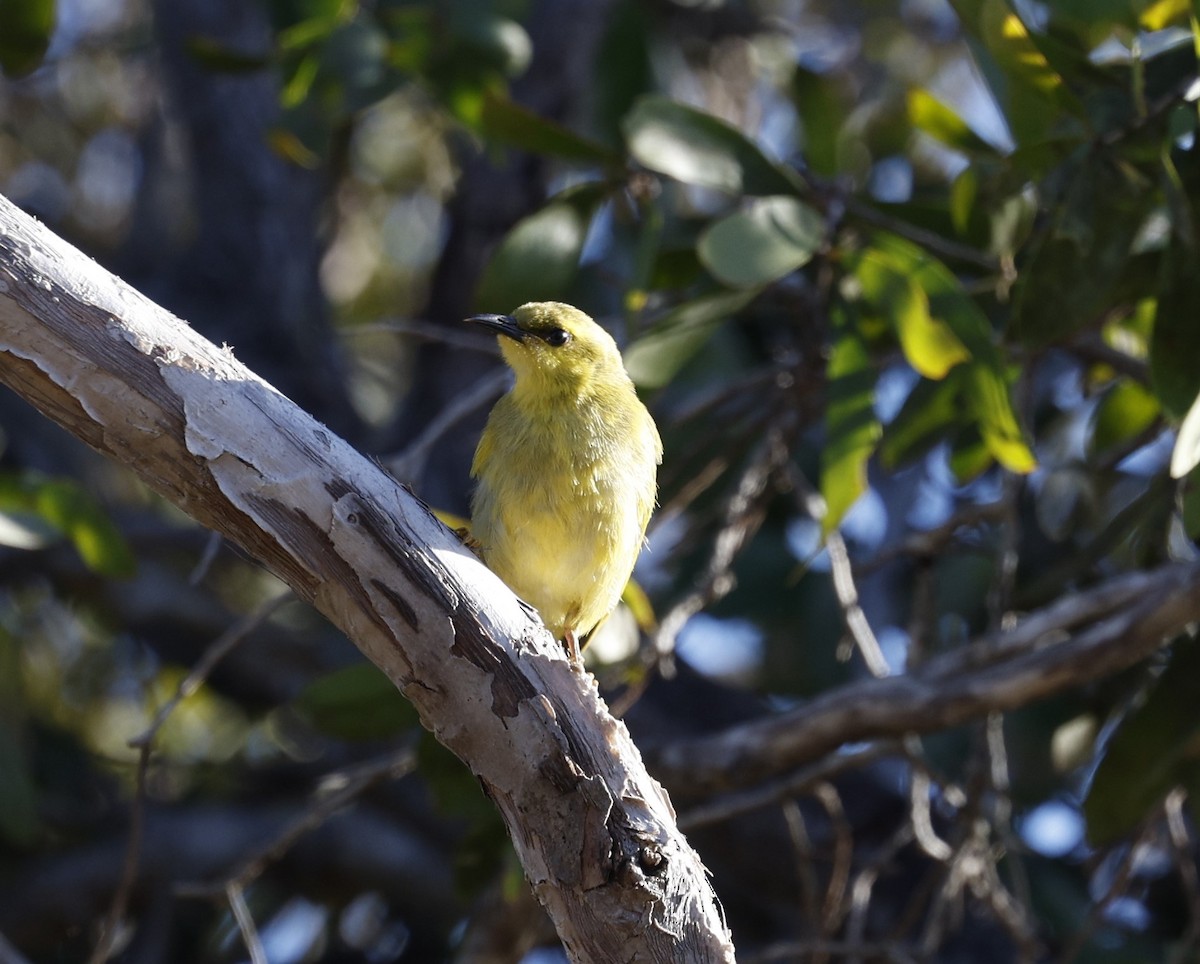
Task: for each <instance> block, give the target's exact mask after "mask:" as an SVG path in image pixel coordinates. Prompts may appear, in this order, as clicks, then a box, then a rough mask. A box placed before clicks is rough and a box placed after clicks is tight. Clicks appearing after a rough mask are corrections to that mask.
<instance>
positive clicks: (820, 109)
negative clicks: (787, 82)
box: [792, 67, 852, 177]
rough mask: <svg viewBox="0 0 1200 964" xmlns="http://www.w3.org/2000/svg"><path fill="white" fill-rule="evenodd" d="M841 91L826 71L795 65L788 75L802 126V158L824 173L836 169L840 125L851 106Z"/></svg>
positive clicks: (832, 171) (830, 173) (833, 171)
mask: <svg viewBox="0 0 1200 964" xmlns="http://www.w3.org/2000/svg"><path fill="white" fill-rule="evenodd" d="M842 94H843V92H842V90H841V89H840V88H839V86H838V84H837V83H836V81H835V79H834V78H833V77H831V76H829V75H828V74H818V73H814V72H812V71H809V70H805V69H804V68H803V67H797V68H796V71H795V73H794V74H793V75H792V98H793V100H795V102H796V110H797V111H798V112H799V114H800V122H801V124H802V125H803V128H804V131H803V134H804V139H803V149H804V159H805V161H806V162H807V164H808V167H809V168H810V169H811V170H813V171H815V172H816V173H817V174H822V175H825V176H826V177H829V176H832V175H834V174H837V173H838V170H839V160H838V154H839V151H838V146H839V142H840V138H841V132H842V125H843V124H844V123H845V120H846V117H847V116H848V115H849V113H850V107H851V106H852V105H849V104H848V103H847V100H848V98H846V97H844V96H843V95H842Z"/></svg>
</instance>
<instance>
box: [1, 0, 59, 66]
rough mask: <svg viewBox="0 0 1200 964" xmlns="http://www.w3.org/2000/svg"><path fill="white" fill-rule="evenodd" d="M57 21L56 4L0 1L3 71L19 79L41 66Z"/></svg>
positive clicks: (40, 0)
mask: <svg viewBox="0 0 1200 964" xmlns="http://www.w3.org/2000/svg"><path fill="white" fill-rule="evenodd" d="M54 19H55V2H54V0H0V71H3V72H4V73H6V74H7V75H8V76H10V77H20V76H21V75H22V74H28V73H30V72H31V71H33V70H36V69H37V68H38V67H39V66H41V63H42V57H43V56H45V53H46V49H47V48H48V47H49V46H50V36H51V34H53V33H54Z"/></svg>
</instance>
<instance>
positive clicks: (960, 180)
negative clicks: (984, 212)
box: [950, 167, 979, 234]
mask: <svg viewBox="0 0 1200 964" xmlns="http://www.w3.org/2000/svg"><path fill="white" fill-rule="evenodd" d="M978 196H979V175H978V173H977V172H976V171H975V169H974V168H970V167H965V168H963V170H962V172H961V173H960V174H959V175H958V177H956V178H955V179H954V183H953V184H952V185H951V186H950V218H951V220H952V221H953V222H954V229H955V230H956V231H957V232H958V233H959V234H966V233H967V229H968V228H969V227H970V224H971V213H972V209H973V208H974V207H975V199H976V198H977V197H978Z"/></svg>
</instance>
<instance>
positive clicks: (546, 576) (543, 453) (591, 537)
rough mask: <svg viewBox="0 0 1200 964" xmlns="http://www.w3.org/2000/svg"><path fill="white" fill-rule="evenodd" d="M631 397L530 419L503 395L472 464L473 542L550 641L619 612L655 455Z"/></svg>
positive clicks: (645, 420)
mask: <svg viewBox="0 0 1200 964" xmlns="http://www.w3.org/2000/svg"><path fill="white" fill-rule="evenodd" d="M628 396H629V397H628V398H624V399H622V400H621V402H620V403H619V404H615V406H614V402H613V400H612V399H607V400H605V403H604V404H603V405H597V404H596V400H594V399H586V398H583V399H578V400H576V403H575V404H572V405H571V406H569V407H568V408H565V409H563V408H561V407H560V408H558V409H555V410H553V411H538V410H534V411H530V410H529V408H528V407H527V406H523V405H521V404H520V402H519V401H518V400H517V399H516V398H514V396H513V395H512V394H510V395H507V396H505V397H504V398H502V399H501V400H500V401H499V402H498V403H497V404H496V407H495V408H494V409H493V410H492V414H491V416H490V418H489V420H488V426H487V429H486V430H485V432H484V436H483V439H482V440H481V442H480V445H479V450H478V451H477V452H476V456H475V464H474V465H473V467H472V474H473V475H475V476H476V477H477V478H478V479H479V483H478V486H477V488H476V490H475V496H474V499H473V501H472V507H471V508H472V512H471V516H472V518H471V529H472V535H473V537H474V538H475V540H476V541H477V542H478V543H479V545H480V551H481V553H482V555H483V558H484V561H485V562H487V564H488V566H489V567H490V568H491V569H492V570H493V571H494V572H496V573H497V575H499V576H500V577H501V578H502V579H503V580H504V581H505V582H506V583H507V584H508V585H509V586H510V587H511V588H512V590H513V591H514V592H515V593H516V594H517V595H518V596H520V597H521V598H522V599H524V600H525V601H526V602H528V603H530V604H531V605H532V606H534V607H535V608H536V609H537V610H538V612H539V613H540V614H541V616H542V620H543V621H544V622H545V623H546V626H547V628H548V629H549V630H550V631H551V632H552V633H553V634H554V635H555V636H557V637H561V636H562V635H563V634H564V633H565V632H566V631H567V630H572V631H574V633H575V635H576V636H577V637H579V638H582V637H584V636H586V635H587V634H588V633H589V632H591V630H592V629H593V628H595V626H596V625H597V623H599V622H600V621H601V620H602V619H603V618H604V617H605V616H607V615H608V613H609V612H611V611H612V610H613V608H614V607H615V606H616V605H617V602H618V601H619V600H620V597H621V592H622V591H623V589H624V588H625V583H626V582H627V581H628V579H629V575H630V573H631V572H632V571H633V565H634V562H635V561H636V559H637V556H638V553H639V552H640V550H641V546H642V542H643V539H644V536H645V531H646V524H647V522H648V521H649V518H650V513H651V510H652V508H653V506H654V498H655V467H656V465H657V463H658V460H659V458H660V455H661V445H660V443H659V440H658V433H657V431H656V430H655V428H654V423H653V421H652V420H651V418H650V415H649V413H648V412H646V410H645V408H644V407H643V406H642V405H641V403H640V402H639V401H638V400H637V397H636V396H635V395H634V394H633V392H632V386H630V387H629V392H628ZM630 403H632V404H630Z"/></svg>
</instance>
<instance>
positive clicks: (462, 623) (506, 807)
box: [0, 198, 733, 964]
mask: <svg viewBox="0 0 1200 964" xmlns="http://www.w3.org/2000/svg"><path fill="white" fill-rule="evenodd" d="M0 381H3V382H4V383H5V384H7V385H8V386H9V387H11V388H12V389H13V390H14V391H16V392H17V393H18V394H19V395H21V396H23V397H24V398H26V399H27V400H28V401H30V402H31V403H33V404H34V405H35V406H36V407H37V408H38V409H40V410H41V411H42V412H43V413H44V414H45V415H47V416H48V417H49V418H51V419H53V420H54V421H56V422H58V423H59V424H61V425H63V426H64V427H65V428H67V429H68V430H69V431H70V432H72V433H73V434H74V435H76V436H78V437H79V438H81V439H83V440H84V441H85V442H87V443H88V444H89V445H91V446H93V447H94V448H96V449H98V450H100V451H101V452H103V453H105V454H107V455H109V456H111V457H112V458H114V459H116V460H117V461H119V462H121V463H123V464H125V465H127V466H129V467H130V468H131V469H133V470H134V471H135V472H136V473H137V474H138V475H139V476H140V477H141V478H142V479H143V480H144V481H145V482H146V483H147V484H148V485H150V486H151V487H152V488H153V489H155V490H156V491H157V492H159V493H161V494H162V495H163V496H165V497H166V498H168V499H170V500H171V501H172V502H174V503H175V504H176V505H178V506H180V507H181V508H182V509H184V510H185V511H187V512H188V513H190V514H191V515H192V516H193V517H195V518H196V519H197V520H198V521H200V522H201V523H202V524H204V525H206V526H209V527H211V528H212V529H214V530H216V531H218V532H220V533H221V534H222V535H224V536H225V537H227V538H229V539H231V540H232V541H234V542H236V543H237V544H238V545H240V546H241V547H242V548H243V549H245V550H246V551H247V552H248V553H249V554H250V555H252V556H253V557H254V558H255V559H257V560H258V561H259V562H261V563H262V564H263V565H264V566H266V567H267V568H268V569H270V570H271V571H272V572H274V573H275V574H276V575H277V576H279V577H280V578H281V579H283V580H284V581H286V582H287V583H288V584H289V585H290V586H291V587H292V589H293V590H294V591H295V592H296V593H297V595H299V596H300V597H302V598H303V599H305V600H308V601H309V602H311V603H312V604H313V605H314V606H316V608H317V609H319V610H320V611H321V612H322V613H324V614H325V615H326V616H327V617H328V618H329V619H330V620H331V621H332V622H333V623H334V624H336V625H337V626H338V627H339V628H340V629H342V630H343V631H344V632H345V633H346V634H347V636H349V637H350V639H351V640H352V641H353V642H354V643H355V644H356V645H357V646H358V647H359V648H360V649H361V650H362V651H363V653H365V654H366V655H367V657H368V658H370V659H371V660H372V662H374V663H375V664H376V665H377V666H379V667H380V669H382V670H383V671H384V672H385V673H386V674H387V675H388V677H389V678H390V679H391V680H392V681H393V682H394V683H395V684H396V686H397V687H398V688H399V690H400V691H401V692H402V693H404V695H405V696H406V697H408V699H410V700H411V701H412V703H413V704H414V705H415V706H416V708H417V710H418V711H419V713H420V715H421V719H422V721H423V723H424V724H425V726H427V727H428V728H429V729H430V730H432V731H433V732H434V734H435V735H436V736H437V738H438V739H439V740H440V741H441V742H442V743H444V744H445V745H446V746H447V747H449V748H450V749H451V750H452V751H453V752H454V753H455V754H457V755H458V756H459V757H460V758H461V759H462V760H463V761H464V762H465V763H466V764H467V765H468V766H469V767H470V768H471V770H472V771H473V772H474V773H475V774H476V776H477V777H478V778H479V780H480V781H481V783H482V784H483V786H484V788H485V789H486V791H487V793H488V794H489V796H490V797H491V798H492V800H493V801H494V802H495V804H496V806H497V807H498V808H499V810H500V812H501V814H502V816H503V818H504V821H505V823H506V825H507V826H508V830H509V833H510V835H511V837H512V840H513V843H514V845H515V847H516V850H517V853H518V855H519V857H520V859H521V862H522V865H523V866H524V869H525V874H526V877H527V878H528V879H529V881H530V883H531V885H532V887H533V890H534V893H535V894H536V895H537V897H538V899H539V900H540V901H541V902H542V904H543V905H544V906H545V908H546V910H547V911H548V912H549V914H550V917H551V919H552V920H553V921H554V924H555V926H556V928H557V929H558V933H559V936H560V937H561V938H562V940H563V943H564V945H565V946H566V948H567V951H568V953H569V954H570V955H571V957H572V959H573V960H576V961H596V962H605V964H606V962H610V961H729V960H732V959H733V948H732V944H731V943H730V939H729V933H728V930H727V929H726V927H725V924H724V921H723V919H722V917H721V914H720V911H719V908H718V906H717V903H716V898H715V896H714V894H713V892H712V889H711V887H710V886H709V883H708V880H707V878H706V875H705V872H704V869H703V867H702V866H701V864H700V860H699V858H698V857H697V856H696V854H695V852H694V851H693V850H692V849H691V847H690V846H689V845H688V843H687V841H686V840H685V839H684V837H683V836H682V835H681V834H680V832H679V830H678V829H677V827H676V825H675V816H674V812H673V810H672V808H671V805H670V802H669V801H668V799H667V796H666V794H665V792H664V791H663V790H662V788H661V787H660V786H659V785H658V783H657V782H655V781H654V780H653V779H652V778H651V777H650V776H649V775H648V774H647V773H646V771H645V768H644V766H643V765H642V761H641V756H640V754H639V753H638V750H637V748H636V747H635V746H634V745H633V743H632V742H631V741H630V739H629V736H628V733H627V732H626V730H625V727H624V725H623V724H621V723H619V722H617V721H616V720H614V719H613V718H612V717H611V716H609V714H608V713H607V711H606V709H605V707H604V704H603V703H602V702H601V700H600V699H599V696H598V693H597V690H596V684H595V680H594V679H593V678H592V677H591V676H590V675H588V674H586V673H580V672H575V671H572V669H571V668H570V666H569V664H568V663H567V661H566V660H565V659H564V658H563V655H562V653H561V650H560V647H559V646H558V644H557V643H555V642H554V640H552V639H551V638H550V636H549V634H548V633H546V632H545V630H544V629H542V628H541V627H540V625H539V623H538V622H537V619H536V617H535V616H534V615H533V614H532V613H531V612H530V611H529V610H528V609H527V608H526V607H524V606H523V605H522V604H521V603H520V602H519V601H518V600H517V599H516V598H515V597H514V596H513V595H512V593H510V592H509V591H508V590H507V589H506V588H505V587H504V586H503V584H502V583H501V582H500V581H499V580H498V579H497V578H496V577H495V576H494V575H492V574H491V573H490V572H489V571H488V570H487V569H486V567H484V566H483V564H482V563H481V562H480V561H479V560H478V559H477V558H476V557H475V556H474V555H473V554H472V553H471V552H470V551H468V550H466V549H465V548H464V547H463V546H461V545H460V544H459V543H458V542H457V540H456V539H455V538H454V537H453V535H452V534H451V533H450V532H449V531H448V530H447V529H445V528H444V527H443V526H441V525H440V524H439V523H438V522H437V521H436V520H435V519H434V518H433V517H432V516H431V515H430V513H429V512H428V510H427V509H426V508H425V506H424V505H423V504H421V503H420V502H419V501H418V500H417V499H415V498H414V497H413V496H412V495H410V494H409V493H408V492H407V491H405V490H404V489H403V488H402V487H401V486H399V485H398V484H396V482H395V481H394V480H392V479H391V478H390V477H388V476H386V475H385V474H384V473H382V472H381V471H380V470H379V469H378V468H376V467H375V466H374V465H373V464H372V463H371V462H369V461H368V460H366V459H364V458H363V457H362V456H360V455H359V454H358V453H357V452H356V451H354V450H353V449H352V448H351V447H350V446H349V445H347V444H346V443H345V442H343V441H342V440H341V439H339V438H338V437H337V436H335V435H333V434H332V433H331V432H329V430H328V429H326V428H325V427H324V426H322V425H320V424H318V423H317V422H316V421H314V420H313V419H312V418H311V417H309V416H308V415H307V414H306V413H304V412H303V411H301V410H300V409H298V408H297V407H296V406H295V405H293V404H292V403H291V402H289V401H288V400H287V399H286V398H284V397H283V396H282V395H280V394H279V393H278V392H276V391H275V390H274V389H272V388H271V386H269V385H268V384H266V383H265V382H263V381H262V380H261V379H260V378H258V377H257V376H256V375H255V374H254V373H253V372H251V371H249V370H248V369H246V368H245V367H244V366H242V365H241V364H240V363H239V362H238V361H237V360H236V359H235V358H234V357H233V355H232V354H231V353H230V352H229V351H228V350H224V349H220V348H217V347H216V346H214V345H213V344H211V343H210V342H208V341H206V340H205V339H203V338H201V337H200V336H199V335H197V334H196V333H195V332H194V331H192V330H191V329H190V328H188V327H187V325H185V324H184V323H182V322H181V321H179V320H178V319H176V318H175V317H173V316H172V315H170V314H169V313H168V312H166V311H165V310H163V309H162V308H159V307H158V306H157V305H155V304H153V303H152V302H150V301H149V300H148V299H146V298H144V297H142V296H141V295H139V294H138V293H137V292H136V291H134V290H133V289H131V288H129V287H128V286H127V285H125V284H123V283H122V282H121V281H120V280H119V279H117V278H115V277H114V276H112V275H110V274H109V273H107V272H106V271H104V270H103V269H102V268H100V267H99V266H98V265H96V264H95V263H94V262H92V261H91V260H89V259H88V258H86V257H84V256H83V255H82V254H80V253H79V252H78V251H77V250H76V249H74V248H72V247H71V246H70V245H68V244H67V243H66V242H64V241H62V240H61V239H59V238H57V237H56V236H55V235H53V234H52V233H51V232H50V231H48V230H47V229H45V228H44V227H43V226H42V225H40V224H38V223H37V222H36V221H34V220H33V219H31V218H29V217H27V216H26V215H24V214H23V213H21V212H20V211H19V210H18V209H17V208H15V207H14V206H13V205H12V204H11V203H9V202H8V201H7V200H5V199H4V198H0Z"/></svg>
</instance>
